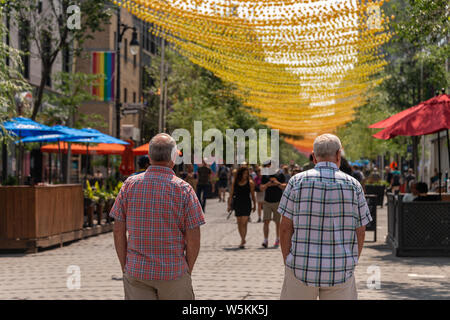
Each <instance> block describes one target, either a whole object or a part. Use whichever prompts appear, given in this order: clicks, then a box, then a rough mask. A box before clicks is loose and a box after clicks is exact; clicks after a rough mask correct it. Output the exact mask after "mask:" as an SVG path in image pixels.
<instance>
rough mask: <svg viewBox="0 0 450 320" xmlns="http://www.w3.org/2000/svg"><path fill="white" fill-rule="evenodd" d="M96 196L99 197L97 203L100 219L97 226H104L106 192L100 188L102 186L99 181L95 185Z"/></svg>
mask: <svg viewBox="0 0 450 320" xmlns="http://www.w3.org/2000/svg"><path fill="white" fill-rule="evenodd" d="M94 188H95V189H94V195H95V196H97V198H98V202H97V217H98V221H97V224H98V225H101V224H102V217H103V209H104V208H105V203H106V198H107V195H106V192H104V190H102V189H101V188H100V185H99V183H98V181H96V182H95V185H94Z"/></svg>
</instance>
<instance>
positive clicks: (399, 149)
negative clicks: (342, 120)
mask: <svg viewBox="0 0 450 320" xmlns="http://www.w3.org/2000/svg"><path fill="white" fill-rule="evenodd" d="M393 113H395V111H393V110H392V108H390V107H389V104H388V101H387V94H386V93H385V92H384V91H383V90H382V89H377V90H376V92H375V93H374V95H373V96H372V97H370V98H369V99H368V101H367V103H366V104H365V105H364V106H362V107H361V108H359V109H358V110H357V114H356V117H355V120H353V121H351V122H349V123H347V124H346V125H344V126H342V127H340V128H338V130H337V135H338V136H339V137H340V139H341V142H342V145H343V147H344V151H345V157H346V158H347V159H348V160H351V161H356V160H358V159H364V158H367V159H376V157H377V156H378V155H381V154H384V153H386V152H392V153H398V154H400V155H405V154H406V141H407V138H406V137H396V138H394V139H391V140H379V139H375V138H374V137H372V135H373V134H374V133H376V132H377V131H378V130H379V129H369V128H368V127H369V126H370V125H371V124H373V123H376V122H378V121H381V120H383V119H386V118H387V117H389V116H390V115H392V114H393Z"/></svg>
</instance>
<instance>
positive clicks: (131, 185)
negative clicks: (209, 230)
mask: <svg viewBox="0 0 450 320" xmlns="http://www.w3.org/2000/svg"><path fill="white" fill-rule="evenodd" d="M176 156H177V147H176V143H175V140H174V139H173V138H172V137H171V136H169V135H167V134H158V135H156V136H155V137H153V139H152V140H151V141H150V143H149V158H150V163H151V166H150V167H148V168H147V170H146V171H145V173H142V174H139V175H134V176H131V177H129V178H128V179H127V180H126V181H125V183H124V185H123V186H122V188H121V189H120V192H119V194H118V196H117V198H116V201H115V203H114V206H113V208H112V209H111V212H110V216H111V217H113V218H114V219H115V224H114V244H115V247H116V252H117V256H118V258H119V262H120V265H121V267H122V271H123V282H124V291H125V299H126V300H192V299H194V298H195V296H194V292H193V289H192V280H191V274H192V271H193V269H194V264H195V261H196V259H197V256H198V253H199V250H200V226H201V225H203V224H204V223H205V220H204V214H203V211H202V208H201V205H200V203H199V201H198V199H197V196H196V194H195V192H194V189H193V188H192V186H191V185H189V184H188V183H187V182H185V181H184V180H182V179H180V178H178V177H177V176H176V175H175V173H174V172H173V170H172V168H173V166H174V164H175V159H176ZM127 231H128V239H127V235H126V234H127Z"/></svg>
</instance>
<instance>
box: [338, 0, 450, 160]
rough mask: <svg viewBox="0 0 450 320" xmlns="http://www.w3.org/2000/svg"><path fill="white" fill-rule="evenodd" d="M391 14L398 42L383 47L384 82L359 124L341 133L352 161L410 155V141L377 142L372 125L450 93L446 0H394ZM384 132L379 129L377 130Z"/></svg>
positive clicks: (390, 4)
mask: <svg viewBox="0 0 450 320" xmlns="http://www.w3.org/2000/svg"><path fill="white" fill-rule="evenodd" d="M384 11H385V13H386V15H388V16H391V15H394V16H395V19H394V22H393V23H392V25H391V29H392V31H394V32H395V36H394V38H393V39H392V40H391V41H390V42H389V43H387V44H386V45H385V46H384V51H385V52H386V53H387V56H388V57H387V61H388V65H387V66H386V68H385V70H384V74H383V76H384V78H385V81H384V82H383V83H382V84H381V85H380V86H379V87H378V88H376V89H375V90H374V91H373V92H371V93H370V94H371V95H372V97H371V98H370V99H369V100H368V102H367V103H366V104H365V105H364V106H362V107H360V108H359V109H358V110H357V114H356V117H355V120H353V121H351V122H350V123H348V124H346V125H345V126H343V127H341V128H339V129H338V131H337V133H338V135H339V136H340V137H341V140H342V143H343V145H344V148H345V152H346V156H347V158H349V159H351V160H357V159H360V158H364V157H365V158H370V159H374V158H375V157H376V156H377V155H381V154H385V153H387V152H388V153H390V154H398V155H401V156H405V155H406V146H407V145H408V144H411V138H410V137H396V138H394V139H391V140H388V141H382V140H377V139H375V138H373V137H372V135H373V134H374V133H376V132H377V130H375V129H369V128H368V126H369V125H371V124H373V123H375V122H378V121H380V120H383V119H385V118H387V117H389V116H391V115H393V114H396V113H398V112H400V111H402V110H404V109H407V108H410V107H412V106H414V105H417V104H418V103H419V102H421V101H425V100H428V99H430V98H432V97H433V96H434V95H435V92H436V91H437V90H440V89H441V88H446V87H447V88H448V86H449V84H450V74H449V72H448V71H447V69H446V63H448V60H446V59H448V57H449V56H450V46H449V43H448V37H449V23H450V19H449V15H450V10H449V3H448V1H447V0H438V1H435V0H433V1H431V0H414V1H413V0H410V1H406V0H392V1H390V2H388V3H386V4H385V5H384ZM378 130H379V129H378Z"/></svg>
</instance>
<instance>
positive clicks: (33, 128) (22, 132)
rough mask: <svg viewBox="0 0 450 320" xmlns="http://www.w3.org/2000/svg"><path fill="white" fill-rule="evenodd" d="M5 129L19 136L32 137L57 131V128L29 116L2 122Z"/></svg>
mask: <svg viewBox="0 0 450 320" xmlns="http://www.w3.org/2000/svg"><path fill="white" fill-rule="evenodd" d="M2 125H3V127H4V128H5V130H7V131H9V132H11V133H13V134H15V135H16V136H19V137H30V136H38V135H44V134H51V133H55V130H54V129H52V128H51V127H48V126H46V125H43V124H40V123H38V122H36V121H33V120H31V119H28V118H23V117H17V118H13V119H12V120H11V121H5V122H3V123H2Z"/></svg>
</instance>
